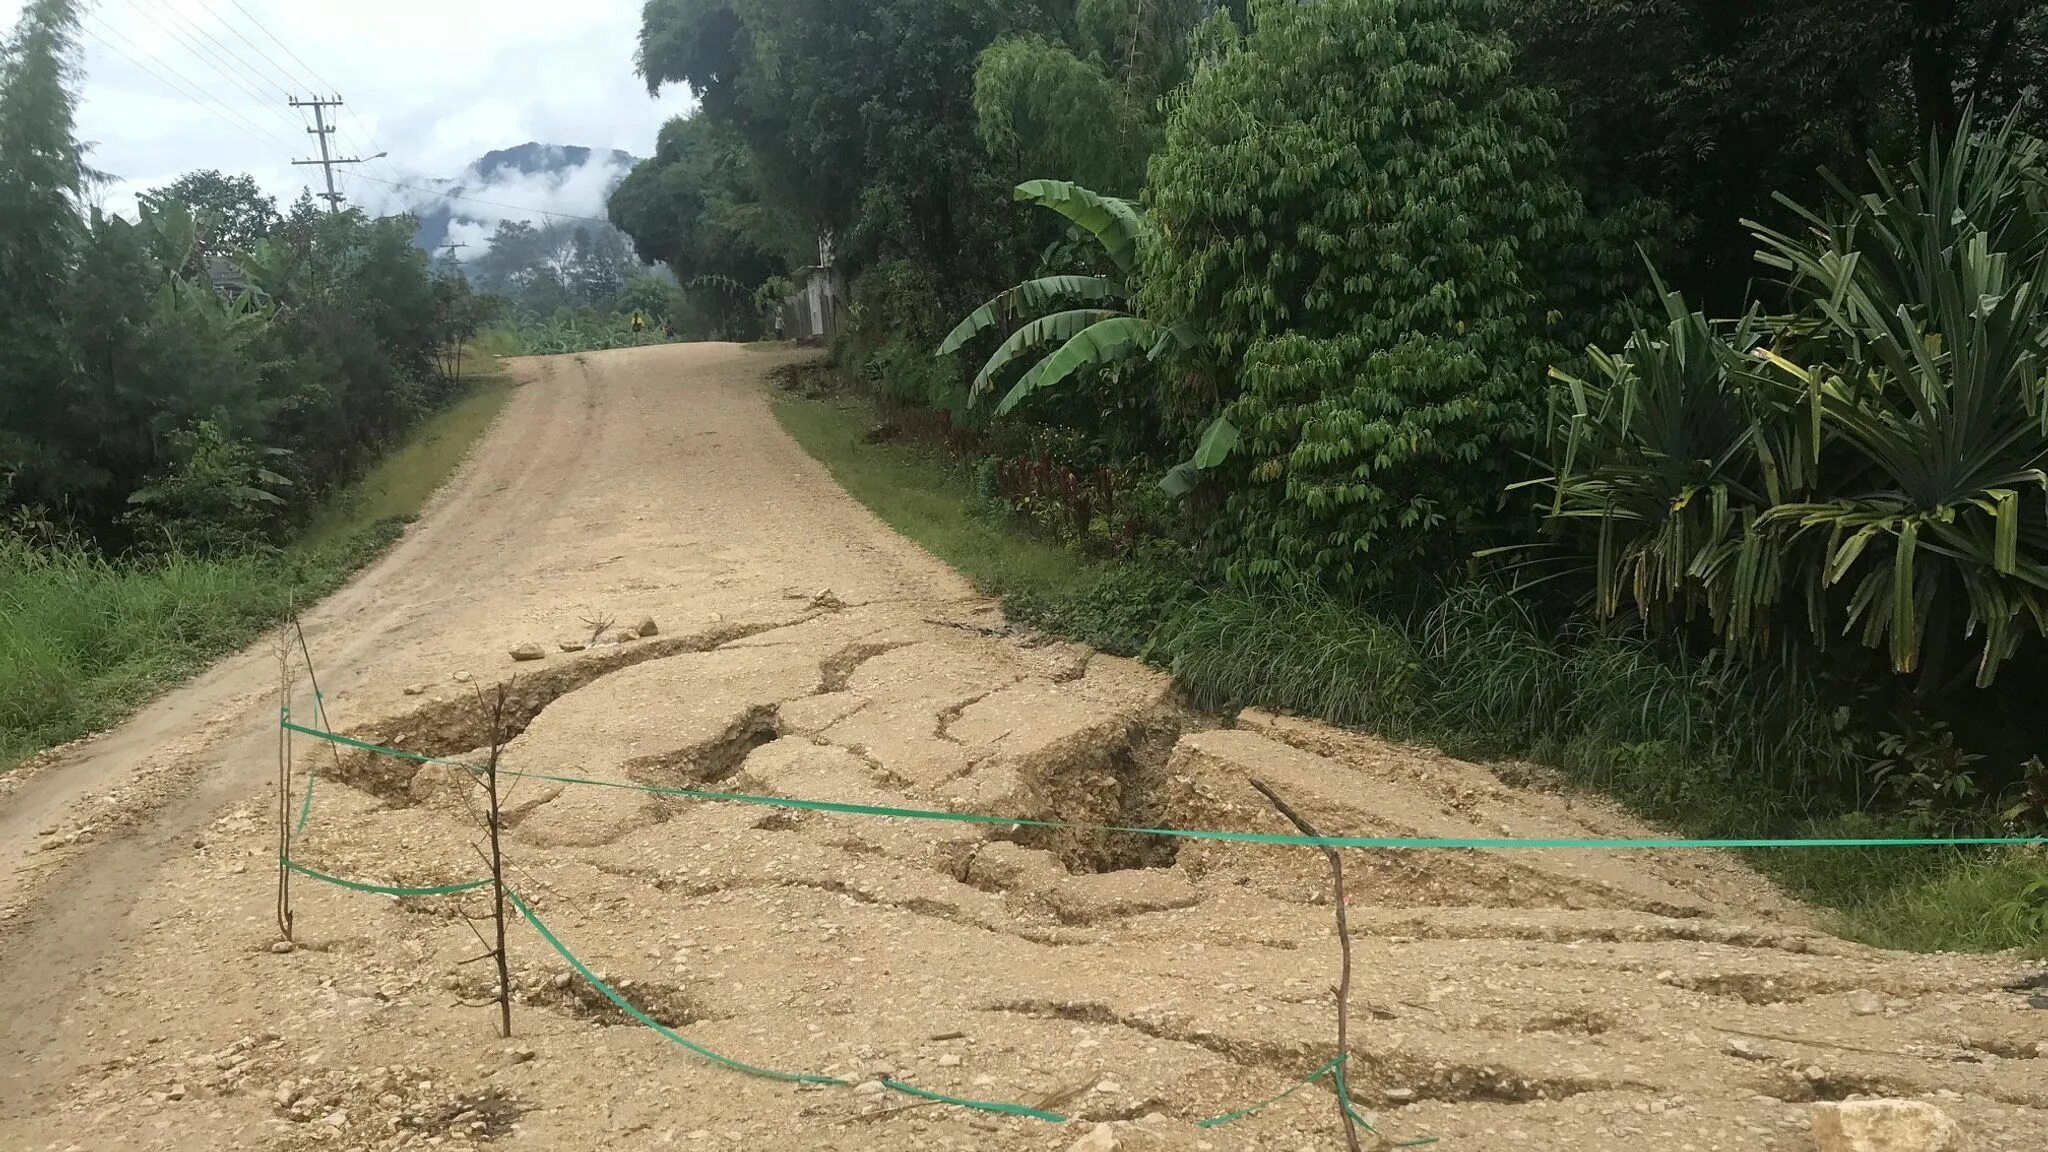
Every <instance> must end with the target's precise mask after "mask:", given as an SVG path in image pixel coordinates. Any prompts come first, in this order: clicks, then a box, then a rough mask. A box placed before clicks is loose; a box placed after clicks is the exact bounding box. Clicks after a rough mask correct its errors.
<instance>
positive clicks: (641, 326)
mask: <svg viewBox="0 0 2048 1152" xmlns="http://www.w3.org/2000/svg"><path fill="white" fill-rule="evenodd" d="M646 330H647V317H645V316H642V315H641V314H640V313H638V312H635V313H633V334H634V335H635V336H638V335H639V334H640V333H642V332H645V331H646Z"/></svg>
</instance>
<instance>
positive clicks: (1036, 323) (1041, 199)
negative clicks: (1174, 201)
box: [938, 180, 1238, 496]
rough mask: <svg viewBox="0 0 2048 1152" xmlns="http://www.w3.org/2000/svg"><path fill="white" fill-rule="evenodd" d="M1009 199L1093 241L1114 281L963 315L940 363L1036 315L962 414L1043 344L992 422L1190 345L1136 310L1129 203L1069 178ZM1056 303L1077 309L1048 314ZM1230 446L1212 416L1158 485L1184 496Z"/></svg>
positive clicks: (1011, 296) (984, 372)
mask: <svg viewBox="0 0 2048 1152" xmlns="http://www.w3.org/2000/svg"><path fill="white" fill-rule="evenodd" d="M1014 198H1015V199H1016V200H1018V201H1020V202H1025V203H1031V204H1037V205H1039V206H1040V207H1043V208H1049V209H1051V210H1052V211H1054V212H1057V213H1059V214H1060V215H1061V216H1064V217H1066V219H1067V220H1068V221H1069V222H1070V223H1072V224H1073V225H1074V226H1075V228H1077V229H1079V230H1080V231H1081V232H1083V233H1085V234H1086V235H1088V236H1091V237H1093V238H1094V240H1095V242H1096V243H1097V244H1099V245H1101V246H1102V250H1103V254H1104V255H1105V256H1106V257H1108V260H1109V263H1110V266H1111V267H1113V268H1114V269H1116V274H1115V275H1113V276H1094V275H1075V274H1064V275H1053V276H1039V277H1036V278H1034V279H1030V280H1026V281H1024V282H1023V283H1022V284H1019V285H1017V286H1016V287H1014V288H1010V289H1008V290H1007V291H1004V292H1001V293H999V294H997V295H996V296H995V297H994V298H993V299H991V300H989V301H988V302H987V303H986V304H983V305H982V306H981V307H979V308H976V309H975V310H974V311H973V312H970V313H968V315H967V318H966V319H964V320H962V321H960V323H959V324H958V325H956V326H955V327H954V329H953V331H952V332H950V333H948V334H947V336H946V339H945V340H944V342H942V343H941V344H940V345H939V351H938V355H939V356H942V357H944V356H951V355H953V354H954V353H955V352H958V351H959V350H960V349H961V348H963V347H965V346H966V345H967V342H968V341H969V340H972V339H974V337H976V336H977V335H980V334H981V333H982V332H983V331H986V330H987V329H989V328H993V327H996V326H997V325H999V324H1012V323H1016V322H1017V321H1018V320H1020V319H1022V318H1024V317H1026V316H1033V317H1034V318H1033V319H1030V320H1028V321H1026V322H1025V323H1024V324H1022V325H1021V326H1019V327H1018V328H1017V329H1016V331H1014V332H1012V333H1011V334H1010V337H1009V338H1008V339H1007V340H1004V341H1003V342H1002V344H1000V345H998V346H997V348H996V350H995V351H994V352H993V353H991V354H990V356H989V358H988V360H987V362H986V363H984V364H983V365H982V366H981V371H979V372H977V373H975V375H974V381H973V382H972V383H971V384H969V385H968V389H967V403H968V405H969V406H970V407H972V406H973V405H974V404H976V403H977V402H978V401H979V400H980V398H981V397H982V396H983V395H984V394H985V393H990V392H993V391H994V390H995V387H996V380H997V378H998V377H999V376H1000V375H1001V374H1002V372H1003V370H1004V369H1006V368H1008V367H1009V366H1010V365H1012V364H1013V363H1015V362H1017V361H1019V360H1021V359H1024V358H1026V357H1027V356H1030V355H1033V354H1035V353H1036V351H1037V350H1038V349H1041V348H1044V347H1045V346H1046V345H1049V344H1052V345H1057V347H1055V348H1053V350H1052V351H1050V352H1048V353H1046V354H1045V355H1044V356H1042V357H1040V358H1039V359H1038V360H1037V361H1036V362H1035V363H1033V364H1031V365H1030V367H1028V368H1026V369H1025V371H1024V374H1023V375H1022V376H1020V377H1018V379H1017V381H1016V383H1014V384H1013V385H1011V387H1010V389H1009V391H1008V392H1007V393H1005V394H1004V396H1003V398H1002V400H1001V401H1000V402H999V403H997V405H996V410H995V414H996V415H997V416H1004V415H1008V414H1009V412H1010V411H1011V410H1012V409H1014V408H1015V407H1016V406H1017V405H1018V404H1020V403H1022V402H1023V401H1024V400H1025V399H1026V398H1027V397H1029V396H1031V395H1032V394H1033V393H1035V392H1038V391H1040V390H1042V389H1046V388H1051V387H1054V386H1056V385H1058V384H1060V383H1061V382H1063V381H1065V380H1066V379H1067V378H1068V377H1070V376H1072V375H1074V374H1075V373H1076V372H1079V371H1081V370H1083V369H1085V368H1100V367H1103V366H1105V365H1108V364H1113V363H1116V362H1118V361H1121V360H1127V359H1131V358H1133V357H1135V356H1138V355H1140V354H1143V355H1145V356H1147V357H1148V358H1149V359H1154V360H1156V359H1158V358H1159V357H1160V356H1162V355H1164V354H1165V353H1166V352H1168V351H1170V350H1173V349H1175V348H1188V347H1192V346H1193V345H1194V342H1195V334H1194V332H1193V330H1192V329H1191V328H1189V327H1188V326H1187V325H1185V324H1178V325H1163V324H1159V323H1157V322H1155V321H1153V320H1150V319H1148V318H1146V317H1144V316H1140V315H1138V314H1137V312H1136V311H1135V304H1134V296H1135V292H1134V291H1133V290H1132V287H1131V281H1132V279H1133V278H1134V277H1135V276H1136V275H1137V274H1138V253H1139V249H1140V247H1141V246H1142V245H1143V244H1144V243H1145V242H1146V241H1147V240H1149V239H1150V237H1151V233H1152V225H1151V222H1150V221H1149V220H1147V219H1146V218H1145V216H1144V214H1143V213H1142V212H1140V211H1138V208H1137V206H1136V205H1134V204H1132V203H1131V202H1130V201H1128V200H1120V199H1117V198H1116V197H1114V196H1104V195H1101V194H1100V193H1097V192H1093V191H1091V190H1089V189H1087V188H1083V187H1081V186H1080V185H1079V184H1075V183H1073V182H1071V181H1067V180H1030V181H1026V182H1025V183H1023V184H1019V185H1018V186H1017V189H1016V192H1015V193H1014ZM1061 304H1071V305H1078V306H1077V307H1067V308H1062V309H1060V310H1058V311H1048V309H1051V308H1054V307H1055V306H1057V305H1061ZM1237 443H1238V430H1237V427H1236V426H1235V425H1233V424H1232V423H1231V422H1230V421H1229V420H1228V419H1227V418H1225V417H1222V416H1217V417H1215V418H1214V419H1212V420H1211V421H1210V422H1209V424H1208V426H1207V427H1206V428H1205V429H1204V430H1203V432H1202V435H1201V438H1200V443H1199V445H1198V447H1197V448H1196V451H1195V454H1194V456H1193V457H1192V458H1191V459H1189V460H1187V461H1186V462H1184V463H1182V464H1179V465H1176V466H1175V467H1174V468H1173V469H1172V470H1171V471H1169V472H1168V473H1167V474H1166V476H1165V478H1164V479H1162V480H1161V481H1160V482H1159V483H1160V487H1162V488H1164V489H1165V490H1166V491H1168V492H1169V493H1172V494H1173V495H1176V496H1180V495H1185V494H1186V493H1187V492H1189V491H1190V490H1192V489H1193V488H1194V486H1195V483H1196V481H1197V480H1198V479H1199V476H1200V473H1201V472H1202V471H1203V470H1206V469H1210V468H1214V467H1216V466H1217V465H1219V464H1221V463H1223V461H1224V460H1226V459H1228V458H1229V456H1230V454H1231V453H1232V452H1233V451H1234V450H1235V449H1236V447H1237Z"/></svg>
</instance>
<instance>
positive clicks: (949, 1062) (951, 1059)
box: [939, 1052, 960, 1068]
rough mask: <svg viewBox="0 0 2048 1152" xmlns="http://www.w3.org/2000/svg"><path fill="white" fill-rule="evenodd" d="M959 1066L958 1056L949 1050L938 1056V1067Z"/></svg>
mask: <svg viewBox="0 0 2048 1152" xmlns="http://www.w3.org/2000/svg"><path fill="white" fill-rule="evenodd" d="M959 1066H960V1057H958V1056H956V1055H954V1054H953V1053H951V1052H948V1053H946V1054H945V1055H944V1056H941V1057H939V1067H941V1068H958V1067H959Z"/></svg>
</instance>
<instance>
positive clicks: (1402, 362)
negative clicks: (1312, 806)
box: [1144, 0, 1618, 588]
mask: <svg viewBox="0 0 2048 1152" xmlns="http://www.w3.org/2000/svg"><path fill="white" fill-rule="evenodd" d="M1250 17H1251V28H1250V31H1249V33H1248V34H1247V35H1246V36H1245V37H1244V38H1243V39H1242V40H1241V41H1240V42H1239V43H1237V44H1236V45H1234V46H1233V47H1230V48H1229V49H1228V50H1226V51H1225V53H1224V54H1223V55H1222V57H1221V59H1219V60H1218V61H1216V62H1215V63H1213V64H1211V65H1209V66H1207V67H1205V68H1203V69H1201V70H1200V71H1199V72H1197V74H1196V76H1195V78H1194V80H1193V81H1192V83H1191V84H1190V86H1189V87H1188V89H1187V91H1186V93H1185V95H1184V98H1182V99H1181V100H1180V102H1179V104H1178V106H1177V107H1176V108H1175V109H1174V112H1173V114H1172V116H1171V118H1170V120H1169V122H1168V128H1167V135H1166V142H1165V145H1164V146H1163V147H1162V149H1161V150H1160V152H1159V153H1158V154H1157V155H1155V156H1154V158H1153V161H1152V166H1151V182H1150V185H1149V187H1148V188H1147V192H1146V204H1147V206H1148V207H1149V209H1150V211H1151V213H1152V216H1153V218H1154V221H1155V223H1156V225H1157V228H1158V231H1159V242H1158V243H1157V244H1156V245H1153V246H1152V249H1151V252H1150V255H1149V258H1148V260H1147V262H1146V268H1145V271H1146V277H1145V293H1144V296H1145V305H1146V311H1147V313H1148V314H1149V315H1151V316H1153V317H1155V318H1156V319H1157V320H1158V321H1159V322H1161V323H1162V324H1172V323H1179V322H1184V321H1186V322H1192V324H1191V326H1192V327H1194V328H1196V329H1198V330H1199V332H1200V333H1201V337H1202V339H1201V343H1200V345H1199V347H1198V349H1197V350H1196V352H1195V354H1194V355H1193V356H1192V357H1191V363H1190V365H1189V371H1186V372H1183V373H1181V374H1179V375H1177V376H1175V377H1174V378H1173V381H1172V382H1171V383H1170V385H1169V388H1168V394H1167V396H1166V397H1165V401H1166V404H1167V407H1168V409H1169V410H1170V411H1171V412H1172V413H1173V414H1175V415H1176V416H1177V418H1178V419H1179V420H1180V421H1181V425H1182V427H1184V428H1191V427H1192V426H1193V423H1194V421H1196V420H1197V419H1200V418H1202V417H1204V416H1205V415H1206V413H1208V412H1209V411H1211V410H1212V409H1213V406H1214V405H1215V404H1216V403H1217V402H1219V401H1220V402H1222V403H1224V405H1225V407H1224V415H1225V416H1226V417H1227V418H1228V420H1229V421H1230V422H1231V423H1233V424H1234V425H1235V426H1236V427H1237V428H1238V429H1239V430H1241V433H1242V437H1243V439H1242V443H1241V445H1240V447H1239V448H1238V450H1237V452H1236V454H1235V457H1234V458H1233V462H1232V464H1231V466H1230V467H1228V468H1226V469H1225V470H1224V471H1223V479H1224V482H1225V484H1227V485H1228V487H1229V490H1230V499H1229V503H1228V507H1227V510H1226V513H1225V515H1224V516H1223V517H1222V519H1221V521H1220V522H1219V525H1218V534H1219V538H1220V541H1221V543H1222V544H1223V546H1224V550H1225V552H1226V553H1227V554H1228V556H1229V558H1230V559H1231V562H1232V570H1233V571H1234V572H1235V573H1236V574H1238V575H1278V574H1279V573H1281V572H1283V571H1288V570H1294V571H1299V572H1301V573H1303V574H1306V575H1308V576H1310V577H1311V578H1314V579H1316V580H1319V581H1322V582H1325V583H1329V584H1332V585H1338V586H1351V587H1358V588H1369V587H1375V586H1380V585H1382V584H1384V583H1385V581H1386V579H1387V577H1388V576H1389V574H1390V573H1392V572H1394V571H1395V570H1397V569H1398V568H1401V567H1409V568H1410V569H1411V570H1412V569H1413V567H1414V566H1415V562H1417V561H1418V560H1424V561H1428V562H1429V563H1430V564H1439V563H1441V562H1442V561H1443V560H1445V559H1447V558H1449V557H1452V556H1455V555H1456V554H1457V553H1458V552H1460V551H1462V550H1466V549H1468V548H1469V547H1470V544H1471V542H1472V540H1473V539H1474V536H1475V533H1477V532H1478V531H1479V530H1480V529H1482V528H1483V527H1484V522H1485V521H1487V520H1488V519H1490V513H1491V512H1492V511H1493V510H1494V509H1495V507H1496V506H1497V504H1498V492H1499V487H1500V485H1501V484H1502V483H1503V482H1504V480H1505V479H1507V478H1508V477H1509V476H1510V475H1511V469H1512V467H1513V461H1514V459H1515V455H1516V450H1517V448H1518V447H1519V446H1520V445H1522V444H1523V443H1524V442H1526V441H1528V440H1529V439H1530V438H1531V437H1532V435H1533V433H1534V432H1535V430H1536V426H1537V423H1538V416H1539V415H1540V413H1541V411H1542V406H1543V397H1544V391H1545V387H1546V386H1545V383H1544V379H1543V376H1544V370H1545V367H1546V366H1547V365H1548V364H1549V363H1551V362H1553V361H1555V360H1556V359H1557V358H1558V356H1559V355H1560V353H1561V352H1562V351H1563V350H1564V349H1566V348H1571V347H1579V346H1583V340H1584V338H1585V336H1586V335H1587V334H1588V332H1589V331H1590V330H1595V329H1597V328H1598V327H1599V325H1600V322H1601V320H1602V318H1603V316H1604V307H1603V304H1604V302H1600V301H1593V300H1584V299H1571V298H1569V297H1571V296H1572V295H1574V294H1575V289H1574V286H1583V285H1585V284H1588V283H1594V282H1597V280H1598V278H1597V277H1593V276H1590V275H1586V274H1584V273H1583V272H1582V271H1580V272H1573V269H1574V267H1575V266H1576V265H1581V264H1586V263H1593V264H1603V263H1604V264H1606V265H1613V264H1615V263H1616V262H1617V259H1618V258H1617V255H1616V252H1615V251H1614V248H1615V246H1614V245H1612V244H1600V243H1595V239H1594V237H1595V233H1594V231H1593V230H1592V229H1591V227H1590V225H1589V222H1588V220H1587V218H1586V214H1585V210H1584V207H1583V205H1582V203H1581V200H1580V198H1579V196H1578V194H1577V193H1576V192H1575V191H1574V190H1573V189H1572V187H1571V186H1570V185H1569V184H1568V183H1567V182H1566V180H1565V179H1564V177H1563V176H1562V175H1561V174H1560V170H1559V167H1558V164H1557V161H1556V150H1557V145H1558V142H1559V140H1560V138H1561V135H1562V131H1563V129H1562V126H1561V124H1560V122H1559V120H1558V117H1557V113H1556V109H1555V100H1554V98H1552V97H1551V96H1550V95H1549V94H1548V93H1546V92H1544V91H1541V90H1539V89H1535V88H1530V87H1526V86H1524V85H1521V84H1519V83H1517V82H1516V81H1515V78H1514V76H1513V73H1512V64H1513V52H1512V46H1511V44H1510V43H1509V41H1508V39H1507V37H1506V36H1505V34H1504V33H1503V32H1502V31H1501V30H1500V29H1499V28H1498V27H1497V25H1496V19H1497V6H1496V5H1495V4H1493V3H1491V2H1490V0H1329V2H1327V3H1319V4H1299V3H1294V2H1292V0H1253V2H1252V4H1251V6H1250ZM1538 252H1543V253H1545V255H1543V256H1541V257H1537V256H1534V255H1533V254H1535V253H1538ZM1557 254H1565V255H1568V256H1570V257H1572V259H1565V258H1564V257H1563V256H1561V255H1557ZM1539 261H1540V262H1539ZM1568 272H1573V274H1571V275H1567V274H1566V273H1568ZM1567 317H1577V318H1581V319H1578V320H1575V321H1572V322H1567ZM1574 324H1578V325H1580V327H1574Z"/></svg>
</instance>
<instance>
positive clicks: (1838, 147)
mask: <svg viewBox="0 0 2048 1152" xmlns="http://www.w3.org/2000/svg"><path fill="white" fill-rule="evenodd" d="M1508 11H1509V12H1510V13H1511V15H1512V18H1513V20H1514V32H1515V36H1516V38H1517V39H1519V40H1520V41H1521V42H1522V44H1523V46H1524V50H1523V53H1522V62H1521V64H1520V68H1521V70H1522V71H1523V72H1525V73H1526V74H1527V75H1528V76H1529V77H1530V78H1531V79H1532V80H1534V81H1536V82H1538V83H1541V84H1544V85H1546V86H1548V87H1552V88H1555V89H1556V90H1557V91H1558V92H1559V93H1560V94H1561V95H1562V96H1563V97H1564V114H1565V117H1566V119H1567V121H1568V123H1569V124H1570V126H1571V132H1570V136H1569V140H1570V142H1571V145H1572V149H1573V152H1574V153H1575V156H1576V160H1577V162H1578V164H1579V165H1580V166H1581V168H1582V170H1583V172H1584V174H1585V181H1586V184H1587V186H1588V188H1589V189H1591V190H1592V191H1591V194H1592V195H1594V196H1596V197H1599V198H1601V199H1600V202H1601V203H1610V202H1620V201H1623V200H1626V199H1628V198H1630V197H1633V196H1637V195H1641V194H1648V195H1651V196H1656V197H1660V198H1661V199H1663V200H1664V201H1665V202H1666V203H1668V204H1669V205H1670V206H1671V207H1672V208H1673V209H1675V210H1676V211H1677V213H1678V214H1679V216H1680V217H1681V219H1682V220H1683V221H1684V224H1685V227H1684V233H1685V235H1684V237H1683V238H1682V239H1679V238H1678V237H1675V236H1674V237H1673V239H1674V240H1676V241H1677V244H1676V247H1677V248H1678V249H1679V252H1678V253H1677V254H1676V258H1675V259H1674V262H1673V264H1672V266H1671V267H1670V269H1669V271H1671V272H1673V273H1674V274H1676V275H1680V276H1683V277H1684V280H1685V282H1686V283H1687V284H1688V285H1690V286H1691V287H1692V288H1693V291H1694V294H1695V295H1697V296H1698V297H1700V298H1701V299H1703V300H1704V301H1705V302H1706V303H1707V306H1708V307H1709V308H1710V309H1712V310H1714V311H1716V312H1738V311H1740V310H1741V309H1742V307H1743V306H1744V305H1745V304H1746V303H1747V298H1746V292H1745V288H1746V286H1747V285H1749V284H1750V283H1751V280H1752V277H1753V276H1754V273H1755V266H1754V265H1753V264H1752V262H1751V260H1750V253H1751V250H1752V249H1753V247H1754V245H1753V244H1752V242H1751V239H1750V237H1749V235H1748V233H1747V231H1746V230H1745V229H1743V228H1742V227H1741V225H1740V224H1739V223H1738V221H1741V220H1743V219H1762V218H1765V217H1766V216H1768V215H1769V214H1771V212H1772V211H1773V206H1772V200H1771V197H1772V194H1773V193H1775V192H1783V193H1787V194H1789V195H1792V196H1793V197H1795V198H1796V199H1799V200H1801V201H1803V202H1809V203H1811V202H1815V201H1818V200H1819V199H1820V198H1821V197H1822V196H1823V195H1825V193H1826V191H1827V187H1826V183H1825V181H1824V180H1823V179H1822V178H1821V177H1820V176H1819V170H1820V169H1821V168H1828V169H1831V170H1833V171H1836V172H1841V173H1845V174H1851V176H1850V178H1851V179H1852V180H1853V179H1855V178H1856V177H1855V175H1854V174H1855V173H1860V172H1861V171H1863V170H1864V159H1865V156H1866V155H1867V154H1868V153H1869V152H1870V151H1871V150H1872V149H1876V150H1877V151H1878V152H1879V153H1880V154H1882V155H1885V156H1887V157H1891V158H1893V159H1904V158H1906V157H1908V156H1910V155H1911V154H1912V153H1913V152H1914V151H1915V150H1916V149H1917V148H1919V147H1921V146H1923V145H1924V144H1925V143H1926V142H1927V140H1928V139H1929V138H1930V136H1934V135H1943V136H1945V135H1948V134H1951V133H1952V132H1953V131H1954V129H1955V126H1956V124H1957V123H1959V122H1960V120H1961V116H1962V111H1963V109H1964V108H1965V107H1966V106H1968V105H1969V104H1971V103H1972V102H1974V103H1975V105H1976V108H1977V112H1978V114H1979V115H1980V116H1990V117H1993V118H1996V117H2002V116H2004V115H2005V114H2006V113H2008V112H2009V111H2012V110H2014V109H2018V110H2019V111H2020V112H2021V114H2022V115H2023V116H2024V117H2025V118H2026V120H2027V122H2028V124H2029V126H2030V128H2031V130H2033V131H2035V132H2037V133H2038V132H2040V131H2041V130H2042V128H2043V127H2044V126H2048V104H2044V90H2043V88H2042V87H2041V85H2040V83H2039V80H2040V77H2041V76H2042V75H2044V74H2048V7H2044V6H2042V5H2041V4H2039V3H2037V2H2036V0H1744V2H1742V3H1717V2H1702V0H1627V2H1617V0H1524V2H1521V3H1517V4H1515V5H1513V6H1512V7H1511V8H1510V9H1508ZM1860 190H1866V191H1867V190H1868V189H1867V188H1863V189H1860Z"/></svg>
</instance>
